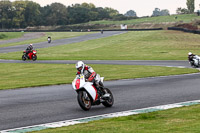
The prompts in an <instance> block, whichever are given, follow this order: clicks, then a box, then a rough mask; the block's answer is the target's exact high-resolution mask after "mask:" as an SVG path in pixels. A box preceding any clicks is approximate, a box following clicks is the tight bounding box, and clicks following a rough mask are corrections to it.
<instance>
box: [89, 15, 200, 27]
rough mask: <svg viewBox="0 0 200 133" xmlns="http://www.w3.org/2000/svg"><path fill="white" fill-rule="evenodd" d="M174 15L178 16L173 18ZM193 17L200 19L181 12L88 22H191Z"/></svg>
mask: <svg viewBox="0 0 200 133" xmlns="http://www.w3.org/2000/svg"><path fill="white" fill-rule="evenodd" d="M175 16H177V17H178V18H177V19H175ZM195 19H200V16H197V15H196V14H183V15H171V16H159V17H148V18H139V19H132V20H123V21H109V20H101V21H91V22H89V23H88V24H116V25H120V24H128V25H129V24H142V23H163V22H180V21H182V22H186V23H188V22H191V21H193V20H195Z"/></svg>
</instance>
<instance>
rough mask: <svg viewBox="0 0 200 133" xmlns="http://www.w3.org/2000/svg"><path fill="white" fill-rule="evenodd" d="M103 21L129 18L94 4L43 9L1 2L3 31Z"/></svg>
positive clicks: (6, 1)
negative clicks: (6, 29)
mask: <svg viewBox="0 0 200 133" xmlns="http://www.w3.org/2000/svg"><path fill="white" fill-rule="evenodd" d="M103 19H111V20H123V19H127V17H126V16H124V15H122V14H120V13H119V12H118V11H117V10H115V9H112V8H108V7H106V8H102V7H95V5H94V4H92V3H89V4H88V3H83V4H74V5H71V6H68V7H66V6H65V5H63V4H61V3H57V2H55V3H52V4H51V5H47V6H44V7H41V6H40V5H39V4H38V3H36V2H33V1H22V0H21V1H14V2H11V1H9V0H2V1H0V26H1V27H0V28H2V29H3V28H25V27H27V26H41V25H44V26H53V25H68V24H78V23H85V22H89V21H98V20H103Z"/></svg>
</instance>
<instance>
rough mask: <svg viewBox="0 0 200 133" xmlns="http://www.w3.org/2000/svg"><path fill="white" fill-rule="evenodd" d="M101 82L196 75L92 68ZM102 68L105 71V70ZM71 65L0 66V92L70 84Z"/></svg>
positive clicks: (177, 70) (180, 70) (132, 68)
mask: <svg viewBox="0 0 200 133" xmlns="http://www.w3.org/2000/svg"><path fill="white" fill-rule="evenodd" d="M92 67H93V68H94V70H95V71H96V72H97V73H99V74H100V75H101V76H103V77H105V80H115V79H130V78H143V77H154V76H165V75H175V74H186V73H196V72H198V70H196V69H187V68H169V67H158V66H132V65H92ZM105 68H106V69H105ZM75 74H76V69H75V65H74V64H67V65H66V64H29V63H28V64H24V63H16V64H15V63H0V75H1V76H0V90H2V89H12V88H23V87H32V86H44V85H54V84H66V83H71V82H72V80H73V79H74V78H75Z"/></svg>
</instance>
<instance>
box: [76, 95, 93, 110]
mask: <svg viewBox="0 0 200 133" xmlns="http://www.w3.org/2000/svg"><path fill="white" fill-rule="evenodd" d="M77 100H78V103H79V105H80V107H81V108H82V109H83V110H85V111H88V110H90V108H91V106H92V104H91V99H90V97H89V96H88V94H87V92H86V91H79V92H78V96H77Z"/></svg>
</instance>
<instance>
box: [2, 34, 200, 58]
mask: <svg viewBox="0 0 200 133" xmlns="http://www.w3.org/2000/svg"><path fill="white" fill-rule="evenodd" d="M189 51H191V52H192V53H195V54H198V53H199V51H200V37H199V35H197V34H191V33H184V32H180V31H133V32H128V33H125V34H121V35H117V36H111V37H106V38H101V39H95V40H88V41H84V42H80V43H73V44H67V45H60V46H55V47H49V48H42V49H38V59H39V60H187V53H188V52H189ZM21 56H22V51H19V52H12V53H1V54H0V58H1V59H18V60H21Z"/></svg>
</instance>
